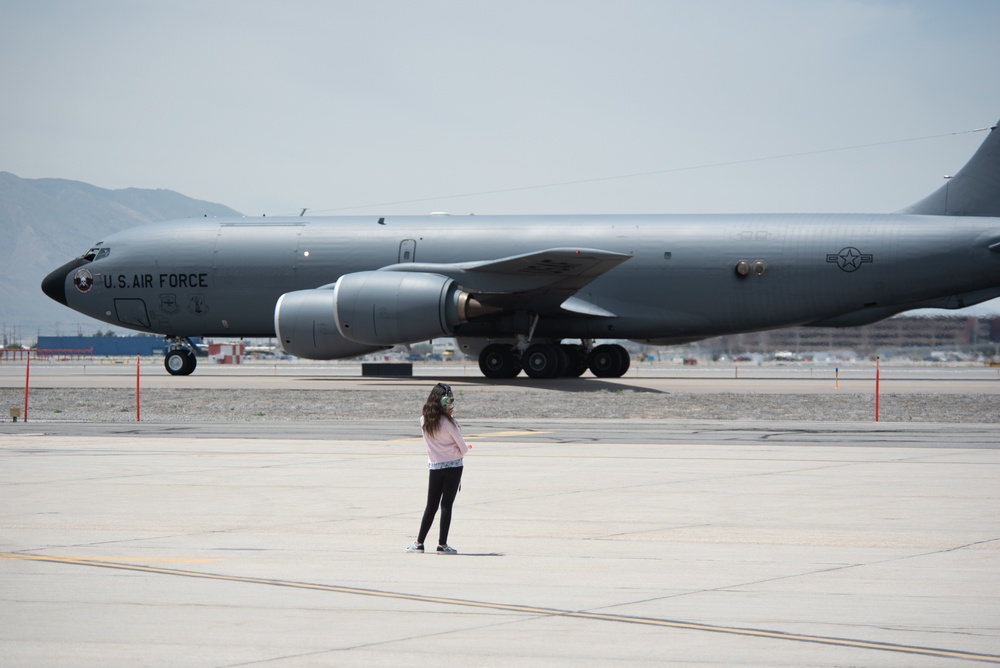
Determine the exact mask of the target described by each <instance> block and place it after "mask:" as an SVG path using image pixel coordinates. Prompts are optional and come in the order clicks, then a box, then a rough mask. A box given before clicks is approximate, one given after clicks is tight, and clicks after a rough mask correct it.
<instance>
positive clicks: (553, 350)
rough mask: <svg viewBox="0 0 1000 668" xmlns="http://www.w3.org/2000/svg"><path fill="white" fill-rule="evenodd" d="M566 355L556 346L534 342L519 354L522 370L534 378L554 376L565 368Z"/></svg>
mask: <svg viewBox="0 0 1000 668" xmlns="http://www.w3.org/2000/svg"><path fill="white" fill-rule="evenodd" d="M565 362H566V355H565V353H563V351H562V350H560V349H559V348H557V347H556V346H553V345H550V344H548V343H535V344H533V345H530V346H528V349H527V350H525V351H524V354H523V355H521V365H522V366H523V367H524V372H525V373H526V374H528V375H529V376H531V377H532V378H535V379H536V380H540V379H545V378H555V377H556V376H558V375H559V373H560V371H561V370H565V368H566V363H565Z"/></svg>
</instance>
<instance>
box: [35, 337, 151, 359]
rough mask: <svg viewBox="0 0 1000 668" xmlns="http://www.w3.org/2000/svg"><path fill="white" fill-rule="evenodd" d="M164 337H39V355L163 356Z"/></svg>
mask: <svg viewBox="0 0 1000 668" xmlns="http://www.w3.org/2000/svg"><path fill="white" fill-rule="evenodd" d="M163 348H164V345H163V337H160V336H39V337H38V348H37V351H38V354H40V355H44V354H45V351H58V352H53V353H52V354H56V355H58V354H63V355H73V354H84V353H85V352H86V351H90V354H91V355H93V356H95V357H122V356H133V355H141V356H148V355H162V354H163Z"/></svg>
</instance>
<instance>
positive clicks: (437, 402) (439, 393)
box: [423, 383, 455, 436]
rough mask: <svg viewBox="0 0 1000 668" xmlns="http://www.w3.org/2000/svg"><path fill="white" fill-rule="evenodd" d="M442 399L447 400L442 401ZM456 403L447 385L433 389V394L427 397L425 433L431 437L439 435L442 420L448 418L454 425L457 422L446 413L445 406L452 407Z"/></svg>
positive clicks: (441, 384)
mask: <svg viewBox="0 0 1000 668" xmlns="http://www.w3.org/2000/svg"><path fill="white" fill-rule="evenodd" d="M442 399H447V400H446V401H442ZM454 401H455V395H453V394H452V393H451V387H449V386H448V385H445V384H444V383H438V384H437V385H435V386H434V387H433V388H431V393H430V394H429V395H427V401H426V402H424V411H423V415H424V431H425V432H427V434H428V435H429V436H433V435H434V434H436V433H437V431H438V429H439V428H440V427H441V418H446V419H447V420H448V421H450V422H451V423H452V424H454V423H455V420H454V419H453V418H452V417H451V416H450V415H448V413H446V412H445V405H446V404H447V405H449V406H450V405H451V404H452V403H454Z"/></svg>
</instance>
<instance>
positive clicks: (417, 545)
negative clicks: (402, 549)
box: [406, 543, 424, 552]
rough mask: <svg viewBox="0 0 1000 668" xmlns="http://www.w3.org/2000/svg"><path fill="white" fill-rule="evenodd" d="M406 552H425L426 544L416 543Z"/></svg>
mask: <svg viewBox="0 0 1000 668" xmlns="http://www.w3.org/2000/svg"><path fill="white" fill-rule="evenodd" d="M406 551H407V552H423V551H424V544H423V543H414V544H413V545H411V546H409V547H408V548H406Z"/></svg>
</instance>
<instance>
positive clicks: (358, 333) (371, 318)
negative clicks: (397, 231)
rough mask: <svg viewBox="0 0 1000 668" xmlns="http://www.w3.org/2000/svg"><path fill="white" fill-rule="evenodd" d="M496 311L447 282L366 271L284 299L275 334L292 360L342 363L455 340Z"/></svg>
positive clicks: (279, 306)
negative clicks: (401, 346) (404, 346)
mask: <svg viewBox="0 0 1000 668" xmlns="http://www.w3.org/2000/svg"><path fill="white" fill-rule="evenodd" d="M494 310H496V309H492V308H486V307H483V306H482V305H481V304H480V303H479V302H478V301H476V300H475V299H474V298H472V296H471V295H469V293H467V292H465V291H463V290H460V289H459V288H458V286H457V285H456V284H455V281H454V280H452V279H450V278H448V277H447V276H441V275H439V274H428V273H418V272H397V271H362V272H357V273H353V274H345V275H343V276H341V277H340V279H339V280H338V281H337V282H336V283H334V284H332V285H327V286H324V287H322V288H317V289H315V290H299V291H296V292H288V293H286V294H284V295H282V296H281V298H280V299H279V300H278V304H277V305H276V306H275V309H274V329H275V331H276V332H277V335H278V340H279V341H280V342H281V347H282V348H283V349H284V350H285V352H287V353H289V354H292V355H295V356H296V357H305V358H307V359H337V358H342V357H354V356H356V355H363V354H365V353H369V352H373V351H376V350H382V349H385V348H390V347H392V346H394V345H396V344H397V343H412V342H413V341H423V340H427V339H433V338H435V337H438V336H451V335H452V334H453V333H454V328H455V326H456V325H459V324H461V323H464V322H467V321H468V319H469V318H470V317H473V316H475V315H480V314H482V313H489V312H491V311H494Z"/></svg>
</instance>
